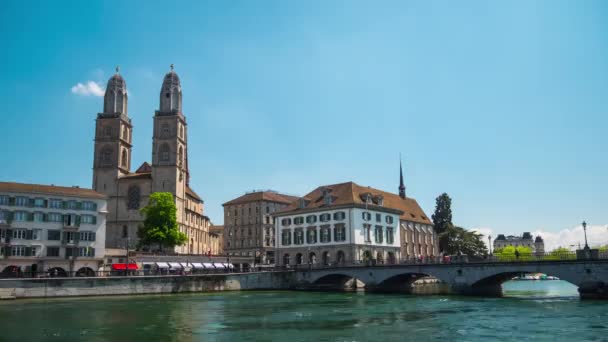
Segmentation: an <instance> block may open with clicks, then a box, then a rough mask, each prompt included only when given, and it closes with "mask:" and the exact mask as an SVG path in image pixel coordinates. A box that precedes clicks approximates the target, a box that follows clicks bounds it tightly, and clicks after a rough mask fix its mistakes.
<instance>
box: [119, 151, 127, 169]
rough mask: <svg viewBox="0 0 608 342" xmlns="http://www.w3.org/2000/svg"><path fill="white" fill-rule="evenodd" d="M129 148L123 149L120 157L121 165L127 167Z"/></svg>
mask: <svg viewBox="0 0 608 342" xmlns="http://www.w3.org/2000/svg"><path fill="white" fill-rule="evenodd" d="M127 159H128V158H127V150H122V155H121V157H120V165H122V166H123V167H127V161H128V160H127Z"/></svg>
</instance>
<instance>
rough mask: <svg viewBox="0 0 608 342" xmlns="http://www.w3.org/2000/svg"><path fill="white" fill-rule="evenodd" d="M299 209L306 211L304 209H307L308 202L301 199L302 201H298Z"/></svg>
mask: <svg viewBox="0 0 608 342" xmlns="http://www.w3.org/2000/svg"><path fill="white" fill-rule="evenodd" d="M298 207H299V208H300V209H304V208H306V200H305V199H304V198H300V199H299V200H298Z"/></svg>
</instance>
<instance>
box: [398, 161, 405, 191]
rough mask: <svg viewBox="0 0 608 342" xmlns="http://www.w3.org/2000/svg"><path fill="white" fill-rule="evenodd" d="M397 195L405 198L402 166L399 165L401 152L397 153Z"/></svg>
mask: <svg viewBox="0 0 608 342" xmlns="http://www.w3.org/2000/svg"><path fill="white" fill-rule="evenodd" d="M399 197H401V198H403V199H405V185H404V184H403V167H402V166H401V153H400V154H399Z"/></svg>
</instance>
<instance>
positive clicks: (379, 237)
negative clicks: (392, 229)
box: [374, 226, 384, 243]
mask: <svg viewBox="0 0 608 342" xmlns="http://www.w3.org/2000/svg"><path fill="white" fill-rule="evenodd" d="M374 240H375V241H376V243H382V242H383V240H384V231H383V230H382V226H376V229H375V230H374Z"/></svg>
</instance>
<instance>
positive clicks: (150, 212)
mask: <svg viewBox="0 0 608 342" xmlns="http://www.w3.org/2000/svg"><path fill="white" fill-rule="evenodd" d="M140 212H141V213H142V215H144V217H145V219H144V224H143V226H140V227H139V229H138V230H137V236H138V237H139V239H140V245H142V246H151V245H154V244H158V247H159V249H160V250H161V251H162V250H163V249H164V248H165V247H175V246H180V245H183V244H184V243H186V241H188V237H187V236H186V234H184V233H182V232H180V231H179V229H178V226H177V215H176V213H177V208H176V207H175V201H174V200H173V195H172V194H171V193H169V192H155V193H152V194H151V195H150V201H149V203H148V205H147V206H146V207H144V208H141V209H140Z"/></svg>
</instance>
